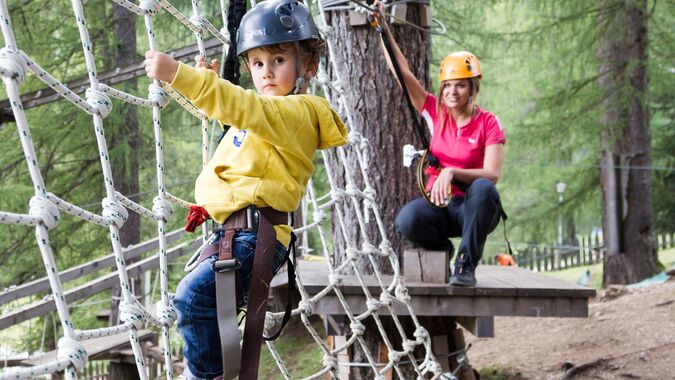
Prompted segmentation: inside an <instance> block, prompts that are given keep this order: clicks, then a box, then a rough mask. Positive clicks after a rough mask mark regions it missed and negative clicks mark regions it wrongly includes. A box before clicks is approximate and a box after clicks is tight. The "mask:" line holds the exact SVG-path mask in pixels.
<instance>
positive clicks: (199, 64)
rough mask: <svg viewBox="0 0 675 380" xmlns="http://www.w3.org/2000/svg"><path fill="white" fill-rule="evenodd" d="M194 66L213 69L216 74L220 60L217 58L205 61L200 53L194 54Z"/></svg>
mask: <svg viewBox="0 0 675 380" xmlns="http://www.w3.org/2000/svg"><path fill="white" fill-rule="evenodd" d="M195 62H196V63H195V67H196V68H198V69H199V68H202V67H204V68H207V69H210V70H213V71H215V72H216V73H217V74H220V61H219V60H217V59H212V60H211V63H209V62H206V57H204V56H203V55H201V54H197V55H195Z"/></svg>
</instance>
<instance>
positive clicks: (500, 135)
mask: <svg viewBox="0 0 675 380" xmlns="http://www.w3.org/2000/svg"><path fill="white" fill-rule="evenodd" d="M425 114H427V115H428V117H429V118H430V119H431V121H432V122H433V126H434V128H433V132H432V135H431V143H430V147H429V151H431V153H432V154H433V155H434V156H436V157H437V158H438V161H439V162H440V164H441V167H443V168H447V167H450V168H459V169H482V168H483V160H484V159H485V147H487V146H488V145H492V144H505V143H506V136H505V135H504V130H503V129H502V126H501V123H500V122H499V119H498V118H497V116H495V115H493V114H492V113H491V112H488V111H485V110H484V109H481V108H480V107H476V112H475V113H474V115H473V117H471V121H469V124H467V125H465V126H464V127H462V128H460V129H458V128H457V125H456V124H455V120H454V119H453V118H452V116H450V115H448V116H447V117H446V118H445V122H444V123H443V125H441V120H440V119H441V117H440V115H439V114H438V113H437V109H436V97H435V96H434V95H432V94H427V98H426V100H425V101H424V106H423V107H422V115H423V116H425V117H426V116H427V115H425ZM433 180H435V178H433ZM430 182H431V181H430ZM452 195H457V196H463V195H464V192H463V191H461V190H460V189H459V188H458V187H457V186H452Z"/></svg>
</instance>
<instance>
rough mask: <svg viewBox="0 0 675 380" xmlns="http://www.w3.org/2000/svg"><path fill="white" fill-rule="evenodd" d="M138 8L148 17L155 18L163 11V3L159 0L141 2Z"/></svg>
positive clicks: (143, 0)
mask: <svg viewBox="0 0 675 380" xmlns="http://www.w3.org/2000/svg"><path fill="white" fill-rule="evenodd" d="M138 6H139V7H140V8H141V9H142V10H143V12H145V14H146V15H148V16H154V15H156V14H157V12H159V11H160V10H161V9H162V3H160V2H159V0H141V2H140V3H139V4H138Z"/></svg>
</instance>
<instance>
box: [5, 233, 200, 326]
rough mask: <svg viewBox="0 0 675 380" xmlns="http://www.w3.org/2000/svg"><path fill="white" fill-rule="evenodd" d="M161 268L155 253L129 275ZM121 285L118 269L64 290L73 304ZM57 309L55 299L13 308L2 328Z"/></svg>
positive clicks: (185, 246) (172, 253) (189, 246)
mask: <svg viewBox="0 0 675 380" xmlns="http://www.w3.org/2000/svg"><path fill="white" fill-rule="evenodd" d="M201 243H202V240H201V238H198V239H195V240H194V241H192V242H185V243H182V244H180V245H178V246H176V247H173V248H171V249H169V250H168V251H167V256H168V260H169V261H171V260H173V259H175V258H177V257H180V256H184V255H186V254H188V253H192V252H193V251H194V250H195V249H197V248H198V247H199V246H200V245H201ZM156 268H159V257H158V256H157V255H153V256H152V257H148V258H146V259H144V260H141V261H139V262H137V263H134V264H133V265H130V266H128V267H127V274H128V276H129V277H136V276H139V275H141V274H142V273H144V272H146V271H148V270H152V269H156ZM118 285H119V278H118V275H117V271H115V272H111V273H108V274H106V275H105V276H101V277H100V278H97V279H96V280H94V281H90V282H87V283H86V284H83V285H80V286H78V287H76V288H73V289H70V290H68V291H66V292H64V294H63V295H64V298H65V300H66V303H68V304H71V303H73V302H75V301H79V300H82V299H86V298H88V297H91V296H92V295H94V294H98V293H100V292H102V291H104V290H107V289H110V288H112V287H114V286H118ZM54 310H56V304H55V303H54V300H53V299H48V300H42V301H38V302H34V303H32V304H30V305H26V306H24V307H22V308H20V309H17V310H13V311H11V312H9V313H6V314H3V315H2V316H0V330H2V329H5V328H7V327H10V326H13V325H16V324H19V323H21V322H24V321H27V320H29V319H32V318H35V317H39V316H41V315H45V314H47V313H49V312H51V311H54Z"/></svg>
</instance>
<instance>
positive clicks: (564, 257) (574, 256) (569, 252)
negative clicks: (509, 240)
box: [485, 232, 675, 272]
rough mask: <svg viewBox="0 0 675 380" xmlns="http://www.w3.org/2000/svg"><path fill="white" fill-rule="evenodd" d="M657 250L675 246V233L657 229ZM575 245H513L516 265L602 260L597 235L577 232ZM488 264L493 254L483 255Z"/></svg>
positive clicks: (545, 267) (540, 267) (546, 266)
mask: <svg viewBox="0 0 675 380" xmlns="http://www.w3.org/2000/svg"><path fill="white" fill-rule="evenodd" d="M654 238H655V240H656V245H657V250H658V251H662V250H664V249H670V248H673V247H675V233H673V232H660V233H657V234H655V237H654ZM577 241H578V245H563V246H559V245H544V244H540V245H528V246H525V247H523V248H520V249H516V251H517V253H515V257H514V258H515V260H516V262H517V263H518V266H520V267H523V268H528V269H530V270H533V271H535V272H543V271H550V270H557V269H565V268H572V267H579V266H586V265H592V264H596V263H599V262H602V259H603V255H604V248H603V242H602V239H601V236H600V235H594V236H590V235H586V236H577ZM485 261H486V262H487V263H488V264H494V258H493V257H486V258H485Z"/></svg>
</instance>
